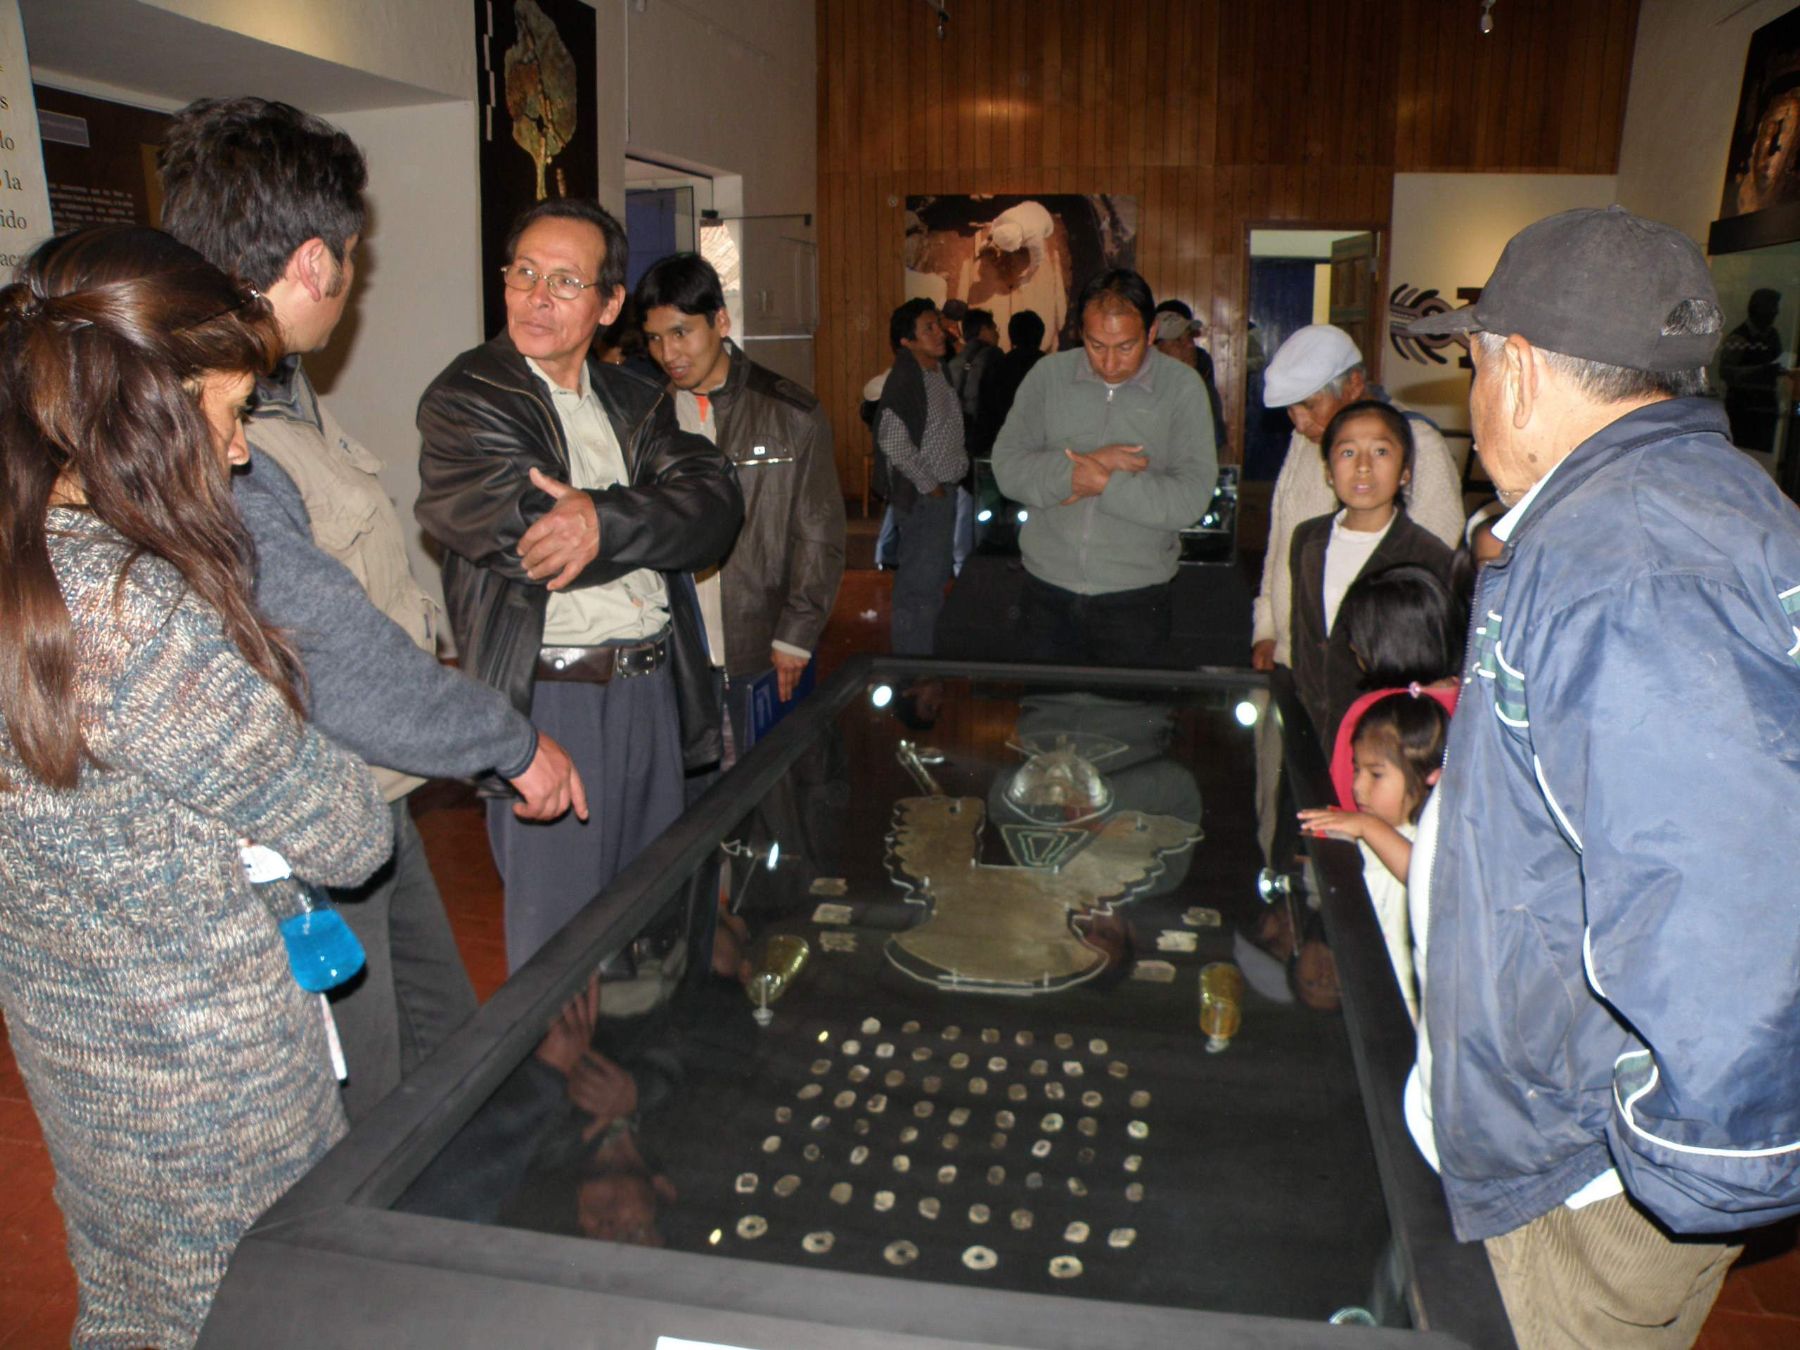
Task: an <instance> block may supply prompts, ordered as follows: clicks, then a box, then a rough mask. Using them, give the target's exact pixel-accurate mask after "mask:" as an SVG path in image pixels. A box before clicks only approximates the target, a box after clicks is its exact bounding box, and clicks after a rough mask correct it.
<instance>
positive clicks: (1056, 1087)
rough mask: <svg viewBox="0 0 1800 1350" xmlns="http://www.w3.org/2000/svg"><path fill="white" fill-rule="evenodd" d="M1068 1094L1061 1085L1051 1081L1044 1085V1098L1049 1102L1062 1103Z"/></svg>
mask: <svg viewBox="0 0 1800 1350" xmlns="http://www.w3.org/2000/svg"><path fill="white" fill-rule="evenodd" d="M1065 1095H1066V1093H1065V1092H1064V1090H1063V1085H1062V1084H1061V1083H1058V1082H1055V1081H1051V1082H1048V1083H1045V1084H1044V1098H1045V1100H1047V1101H1053V1102H1060V1101H1061V1100H1062V1099H1063V1097H1064V1096H1065Z"/></svg>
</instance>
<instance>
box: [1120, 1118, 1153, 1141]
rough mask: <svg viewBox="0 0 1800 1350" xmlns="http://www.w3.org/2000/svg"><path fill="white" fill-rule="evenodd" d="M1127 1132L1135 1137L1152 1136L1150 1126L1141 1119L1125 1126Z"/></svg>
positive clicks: (1146, 1137) (1144, 1137) (1145, 1137)
mask: <svg viewBox="0 0 1800 1350" xmlns="http://www.w3.org/2000/svg"><path fill="white" fill-rule="evenodd" d="M1125 1133H1126V1134H1128V1135H1130V1136H1131V1137H1132V1138H1133V1139H1148V1138H1149V1137H1150V1127H1149V1126H1148V1125H1146V1124H1145V1123H1144V1122H1143V1121H1141V1120H1134V1121H1132V1122H1131V1123H1130V1124H1129V1125H1127V1126H1126V1127H1125Z"/></svg>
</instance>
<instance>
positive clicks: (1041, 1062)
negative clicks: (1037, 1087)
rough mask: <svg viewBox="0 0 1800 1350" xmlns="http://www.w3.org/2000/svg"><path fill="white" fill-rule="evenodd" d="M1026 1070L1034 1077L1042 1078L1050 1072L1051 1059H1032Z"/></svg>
mask: <svg viewBox="0 0 1800 1350" xmlns="http://www.w3.org/2000/svg"><path fill="white" fill-rule="evenodd" d="M1026 1072H1027V1073H1029V1074H1030V1075H1031V1076H1032V1077H1033V1078H1042V1077H1043V1076H1044V1075H1045V1074H1047V1073H1049V1072H1050V1061H1049V1060H1047V1059H1034V1060H1032V1061H1031V1067H1030V1068H1029V1069H1027V1070H1026Z"/></svg>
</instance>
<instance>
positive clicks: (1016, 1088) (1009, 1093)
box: [1006, 1083, 1030, 1102]
mask: <svg viewBox="0 0 1800 1350" xmlns="http://www.w3.org/2000/svg"><path fill="white" fill-rule="evenodd" d="M1028 1095H1030V1094H1028V1093H1027V1092H1026V1091H1025V1085H1024V1084H1023V1083H1009V1084H1007V1088H1006V1100H1007V1101H1009V1102H1022V1101H1024V1100H1025V1098H1026V1097H1027V1096H1028Z"/></svg>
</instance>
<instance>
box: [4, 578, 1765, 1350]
mask: <svg viewBox="0 0 1800 1350" xmlns="http://www.w3.org/2000/svg"><path fill="white" fill-rule="evenodd" d="M854 560H855V559H854V555H853V561H854ZM887 583H888V578H887V577H886V576H885V575H883V574H881V573H876V572H864V571H853V572H850V573H848V574H847V575H846V577H845V584H844V588H843V590H842V592H841V593H840V595H839V597H838V603H837V608H836V610H835V612H834V613H833V615H832V622H831V626H830V627H829V628H828V629H827V630H826V635H825V640H824V641H823V642H822V643H821V645H820V652H819V656H820V663H821V665H822V666H823V667H824V668H825V669H826V670H829V669H831V668H833V667H835V666H836V665H837V664H839V663H840V662H841V661H843V660H844V659H845V658H846V657H847V656H850V655H853V654H854V653H857V652H862V651H873V650H880V649H882V648H883V647H885V645H886V636H887V590H888V586H887ZM414 815H415V817H416V818H417V820H418V822H419V830H420V833H421V834H422V835H423V837H424V840H425V847H426V851H427V853H428V854H429V856H430V858H431V867H432V872H433V873H434V874H435V875H436V877H437V880H438V885H439V888H440V889H441V890H442V892H443V895H444V903H445V906H446V908H447V909H448V910H449V913H450V921H451V924H452V926H453V927H454V929H455V931H456V938H457V942H458V944H459V945H460V947H461V949H462V954H463V960H464V961H465V963H466V964H467V965H468V968H469V973H470V976H471V978H472V979H473V980H474V982H475V988H476V992H477V993H478V994H479V995H480V996H481V997H482V998H483V999H486V998H487V997H488V995H490V994H491V993H493V991H494V990H495V989H496V988H498V987H499V985H500V982H501V981H502V980H503V979H504V978H505V974H506V963H505V954H504V947H503V943H502V938H501V930H500V886H499V879H498V878H497V877H496V876H495V874H494V868H493V864H492V862H491V861H490V860H489V857H488V849H487V839H486V836H485V833H484V831H483V828H482V823H481V815H480V812H479V809H478V808H477V807H476V805H475V802H474V799H473V797H472V796H471V795H470V794H469V793H468V792H467V790H466V789H463V788H461V787H458V786H456V785H452V784H432V785H430V786H429V787H427V788H424V789H421V790H420V791H419V792H418V793H416V794H415V795H414ZM50 1185H51V1173H50V1163H49V1158H48V1156H47V1155H46V1153H45V1151H44V1145H43V1140H42V1138H41V1136H40V1135H39V1133H38V1128H37V1121H36V1120H35V1118H34V1117H33V1116H32V1114H31V1107H30V1104H29V1103H28V1102H27V1101H26V1098H25V1089H24V1085H23V1083H22V1082H21V1081H20V1079H19V1073H18V1070H17V1069H16V1068H15V1067H14V1065H13V1060H12V1053H11V1049H10V1047H8V1046H7V1045H6V1042H5V1039H4V1034H3V1033H0V1350H26V1348H27V1347H30V1348H31V1350H35V1348H36V1347H40V1346H54V1345H60V1344H66V1343H67V1341H68V1336H69V1329H70V1327H71V1326H72V1325H73V1323H74V1319H75V1279H74V1276H73V1274H72V1273H71V1272H70V1270H69V1264H68V1259H67V1257H66V1255H65V1253H64V1245H63V1231H62V1221H61V1218H60V1216H59V1215H58V1213H57V1210H56V1204H55V1201H54V1200H53V1199H52V1198H51V1194H50ZM1699 1346H1700V1347H1701V1350H1794V1347H1797V1346H1800V1250H1797V1248H1796V1237H1795V1227H1794V1225H1792V1224H1788V1225H1784V1226H1783V1227H1782V1228H1781V1229H1779V1230H1776V1231H1773V1232H1770V1233H1766V1234H1763V1235H1760V1236H1759V1237H1758V1238H1757V1239H1756V1240H1755V1241H1754V1242H1752V1244H1751V1246H1750V1249H1749V1251H1747V1252H1746V1254H1745V1257H1744V1259H1743V1260H1742V1261H1740V1262H1739V1263H1738V1266H1737V1268H1736V1269H1735V1270H1733V1271H1732V1273H1731V1275H1730V1276H1729V1277H1728V1278H1727V1280H1726V1282H1725V1289H1724V1292H1723V1293H1722V1294H1721V1295H1720V1297H1719V1302H1718V1305H1717V1306H1716V1307H1715V1309H1714V1310H1713V1314H1712V1317H1711V1318H1710V1319H1709V1320H1708V1322H1707V1324H1706V1328H1705V1330H1704V1331H1703V1332H1702V1333H1701V1336H1700V1340H1699ZM1596 1350H1603V1348H1601V1347H1597V1348H1596Z"/></svg>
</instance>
